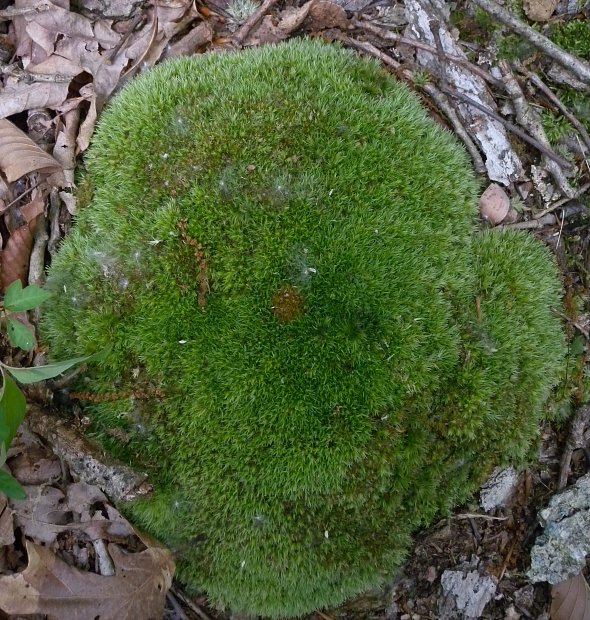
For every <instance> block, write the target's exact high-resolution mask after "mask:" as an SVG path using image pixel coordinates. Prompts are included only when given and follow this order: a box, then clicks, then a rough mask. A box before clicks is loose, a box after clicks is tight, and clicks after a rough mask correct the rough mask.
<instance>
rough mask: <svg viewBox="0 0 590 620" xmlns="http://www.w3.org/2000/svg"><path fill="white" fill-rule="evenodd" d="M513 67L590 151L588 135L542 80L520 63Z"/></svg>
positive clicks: (589, 137) (589, 136)
mask: <svg viewBox="0 0 590 620" xmlns="http://www.w3.org/2000/svg"><path fill="white" fill-rule="evenodd" d="M514 65H515V66H516V68H517V69H518V71H520V72H521V73H522V74H523V75H525V76H526V77H527V79H528V80H529V81H530V82H531V83H532V84H534V85H535V86H536V87H537V88H538V89H539V90H540V91H541V92H542V93H543V94H544V95H545V97H546V98H547V99H549V101H550V102H551V103H552V104H553V105H554V106H555V107H556V108H557V109H558V110H559V111H560V112H561V113H562V114H563V115H564V116H565V117H566V118H567V120H568V121H569V122H570V123H571V124H572V126H573V127H574V128H575V130H576V131H577V132H578V133H579V134H580V136H581V137H582V140H583V142H584V144H585V145H586V148H587V149H589V150H590V135H588V132H587V131H586V128H585V127H584V125H583V124H582V123H580V121H579V120H578V119H577V118H576V117H575V116H574V115H573V114H572V113H571V112H570V111H569V109H568V108H567V106H566V105H564V104H563V103H562V101H561V99H560V98H559V97H558V96H557V95H556V94H555V93H554V92H553V91H552V90H551V89H550V88H549V86H547V84H545V82H543V80H542V79H541V78H540V77H539V76H538V75H537V74H536V73H533V72H532V71H529V70H528V69H527V68H526V67H525V66H523V65H522V63H520V62H515V63H514Z"/></svg>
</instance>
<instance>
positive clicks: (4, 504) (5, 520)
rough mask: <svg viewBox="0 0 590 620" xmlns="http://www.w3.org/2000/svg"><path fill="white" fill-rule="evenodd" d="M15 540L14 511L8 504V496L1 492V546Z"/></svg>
mask: <svg viewBox="0 0 590 620" xmlns="http://www.w3.org/2000/svg"><path fill="white" fill-rule="evenodd" d="M13 542H14V525H13V523H12V511H11V510H10V508H9V506H8V500H7V499H6V496H5V495H3V494H2V493H0V547H1V546H4V545H11V544H12V543H13Z"/></svg>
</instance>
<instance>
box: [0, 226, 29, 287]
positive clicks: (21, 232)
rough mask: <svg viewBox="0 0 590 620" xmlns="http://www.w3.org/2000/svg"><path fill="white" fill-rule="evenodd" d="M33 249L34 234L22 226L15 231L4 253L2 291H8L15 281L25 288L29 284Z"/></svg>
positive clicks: (0, 267)
mask: <svg viewBox="0 0 590 620" xmlns="http://www.w3.org/2000/svg"><path fill="white" fill-rule="evenodd" d="M32 248H33V234H32V233H31V229H30V228H29V227H28V226H21V227H20V228H17V229H16V230H15V231H13V233H12V234H11V235H10V237H9V239H8V241H7V242H6V247H5V248H4V250H3V252H2V264H0V288H1V289H2V290H6V287H7V286H8V285H9V284H10V283H11V282H14V281H15V280H20V281H21V282H22V283H23V286H25V285H26V284H27V274H28V273H29V259H30V257H31V250H32Z"/></svg>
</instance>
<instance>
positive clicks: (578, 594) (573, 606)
mask: <svg viewBox="0 0 590 620" xmlns="http://www.w3.org/2000/svg"><path fill="white" fill-rule="evenodd" d="M551 598H552V600H551V620H590V587H589V586H588V582H587V581H586V580H585V579H584V575H582V574H581V573H580V574H579V575H576V576H575V577H570V578H569V579H566V580H565V581H562V582H561V583H557V584H555V585H554V586H553V587H552V588H551Z"/></svg>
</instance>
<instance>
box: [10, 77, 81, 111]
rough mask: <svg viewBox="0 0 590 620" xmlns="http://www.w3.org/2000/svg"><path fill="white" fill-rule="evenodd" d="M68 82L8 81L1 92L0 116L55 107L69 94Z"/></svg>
mask: <svg viewBox="0 0 590 620" xmlns="http://www.w3.org/2000/svg"><path fill="white" fill-rule="evenodd" d="M68 87H69V83H67V82H34V83H33V84H25V83H24V82H12V83H7V85H6V86H5V88H4V89H3V90H2V92H0V118H6V117H7V116H11V115H12V114H18V113H19V112H25V111H26V110H33V109H37V108H54V107H56V106H58V105H60V104H61V103H63V102H64V101H65V100H66V98H67V96H68Z"/></svg>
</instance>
